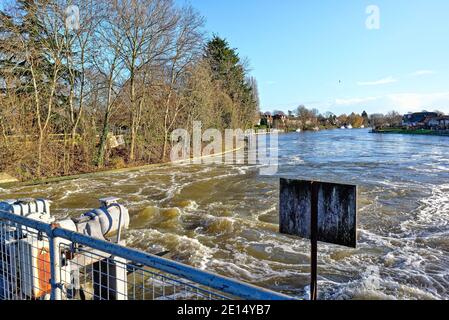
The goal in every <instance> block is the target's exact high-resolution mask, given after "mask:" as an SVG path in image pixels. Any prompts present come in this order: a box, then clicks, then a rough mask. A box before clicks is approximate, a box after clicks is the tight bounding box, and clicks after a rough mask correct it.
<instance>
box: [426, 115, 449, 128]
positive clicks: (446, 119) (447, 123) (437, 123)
mask: <svg viewBox="0 0 449 320" xmlns="http://www.w3.org/2000/svg"><path fill="white" fill-rule="evenodd" d="M427 126H428V127H429V128H430V129H435V130H449V116H439V117H433V118H430V119H429V120H428V121H427Z"/></svg>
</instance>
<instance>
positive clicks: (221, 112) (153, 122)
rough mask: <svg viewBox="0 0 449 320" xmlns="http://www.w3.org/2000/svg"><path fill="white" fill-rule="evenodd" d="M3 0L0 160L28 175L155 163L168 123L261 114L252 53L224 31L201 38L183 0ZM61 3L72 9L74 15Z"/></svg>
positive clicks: (199, 21)
mask: <svg viewBox="0 0 449 320" xmlns="http://www.w3.org/2000/svg"><path fill="white" fill-rule="evenodd" d="M5 6H6V8H3V9H2V10H1V11H0V130H1V133H0V171H8V172H9V173H11V174H13V175H15V176H17V177H19V178H21V179H31V178H36V177H39V178H40V177H48V176H59V175H68V174H74V173H79V172H88V171H92V170H95V169H96V168H102V167H120V166H126V165H133V164H139V163H153V162H160V161H164V160H165V159H166V157H167V154H168V153H169V151H170V134H171V132H172V131H173V130H174V129H177V128H185V129H188V130H191V129H192V123H193V121H195V120H197V121H202V123H203V127H204V128H211V127H213V128H218V129H226V128H242V129H246V128H251V127H253V125H254V124H255V122H256V121H257V117H258V103H259V102H258V101H259V99H258V93H257V84H256V80H255V79H253V78H249V77H248V72H247V63H246V62H245V61H243V60H242V59H240V57H239V56H238V54H237V52H236V50H235V49H233V48H232V47H230V46H229V44H228V43H227V42H226V40H224V39H222V38H220V37H218V36H214V37H213V38H212V39H209V40H207V39H205V33H204V19H203V17H201V16H200V15H199V14H198V13H197V12H196V11H195V10H194V9H193V8H192V7H190V6H186V7H179V6H177V5H176V4H175V2H174V1H173V0H74V1H72V0H66V1H65V0H32V1H30V0H17V1H9V2H8V4H5V5H4V7H5ZM70 6H76V7H70ZM67 8H76V10H72V12H71V13H70V14H71V15H72V16H67V13H66V11H67ZM77 11H79V21H77V20H78V19H77V18H78V17H76V16H73V14H76V13H77ZM78 22H79V23H78ZM111 133H116V134H120V135H123V137H124V144H123V146H122V147H120V148H114V149H113V148H111V147H110V146H109V143H108V141H109V137H110V136H111ZM55 137H57V138H55Z"/></svg>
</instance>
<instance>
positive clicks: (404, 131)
mask: <svg viewBox="0 0 449 320" xmlns="http://www.w3.org/2000/svg"><path fill="white" fill-rule="evenodd" d="M371 132H372V133H390V134H415V135H430V136H449V131H435V130H427V129H416V130H407V129H403V128H388V129H373V130H372V131H371Z"/></svg>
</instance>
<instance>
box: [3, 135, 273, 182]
mask: <svg viewBox="0 0 449 320" xmlns="http://www.w3.org/2000/svg"><path fill="white" fill-rule="evenodd" d="M266 134H268V133H266ZM242 148H244V146H240V147H237V148H235V149H232V150H227V151H226V150H225V151H223V152H221V153H217V154H213V155H207V156H202V157H199V158H191V159H190V161H193V160H197V159H207V158H211V157H219V156H224V155H226V154H229V153H231V152H236V151H239V150H241V149H242ZM186 161H189V160H180V161H175V162H173V161H170V162H160V163H153V164H146V165H140V166H130V167H125V168H120V169H105V170H98V171H95V172H89V173H82V174H77V175H69V176H59V177H51V178H45V179H36V180H29V181H19V180H18V179H16V178H14V177H12V176H10V175H8V174H6V173H0V187H3V188H11V187H18V186H25V187H26V186H35V185H46V184H51V183H58V182H64V181H70V180H76V179H89V178H95V177H98V176H100V175H104V174H108V173H126V172H134V171H139V170H145V169H151V168H157V167H164V166H169V165H174V164H183V163H185V162H186Z"/></svg>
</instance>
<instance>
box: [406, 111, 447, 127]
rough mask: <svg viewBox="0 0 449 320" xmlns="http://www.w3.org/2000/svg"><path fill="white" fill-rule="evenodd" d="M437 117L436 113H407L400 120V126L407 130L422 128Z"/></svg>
mask: <svg viewBox="0 0 449 320" xmlns="http://www.w3.org/2000/svg"><path fill="white" fill-rule="evenodd" d="M439 116H440V115H439V114H438V113H436V112H416V113H409V114H406V115H405V116H404V117H403V118H402V125H403V126H404V127H407V128H423V127H426V126H427V125H428V123H429V121H430V120H431V119H434V118H437V117H439Z"/></svg>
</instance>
